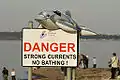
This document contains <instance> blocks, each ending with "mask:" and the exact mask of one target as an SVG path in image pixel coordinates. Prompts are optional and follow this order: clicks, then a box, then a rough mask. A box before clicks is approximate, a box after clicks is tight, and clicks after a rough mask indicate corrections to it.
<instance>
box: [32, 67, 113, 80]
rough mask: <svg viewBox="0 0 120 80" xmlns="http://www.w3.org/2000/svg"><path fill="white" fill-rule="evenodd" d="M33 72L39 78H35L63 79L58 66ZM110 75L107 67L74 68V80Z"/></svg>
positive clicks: (99, 79) (106, 79)
mask: <svg viewBox="0 0 120 80" xmlns="http://www.w3.org/2000/svg"><path fill="white" fill-rule="evenodd" d="M33 74H34V75H38V76H40V79H35V80H64V74H63V73H62V72H61V70H60V68H40V69H38V70H34V71H33ZM110 75H111V73H110V69H108V68H96V69H93V68H89V69H76V80H109V78H110Z"/></svg>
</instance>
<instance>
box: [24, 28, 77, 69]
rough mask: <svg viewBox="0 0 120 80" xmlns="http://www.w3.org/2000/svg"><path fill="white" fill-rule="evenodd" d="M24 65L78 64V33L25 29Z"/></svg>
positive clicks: (59, 30)
mask: <svg viewBox="0 0 120 80" xmlns="http://www.w3.org/2000/svg"><path fill="white" fill-rule="evenodd" d="M22 35H23V37H22V66H23V67H29V66H44V67H47V66H64V67H67V66H70V67H76V66H77V33H74V34H70V33H67V32H65V31H63V30H61V29H58V30H53V31H49V30H47V29H23V31H22Z"/></svg>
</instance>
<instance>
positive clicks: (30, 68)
mask: <svg viewBox="0 0 120 80" xmlns="http://www.w3.org/2000/svg"><path fill="white" fill-rule="evenodd" d="M28 27H29V28H31V29H32V28H33V21H29V22H28ZM28 80H32V67H28Z"/></svg>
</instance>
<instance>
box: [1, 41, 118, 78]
mask: <svg viewBox="0 0 120 80" xmlns="http://www.w3.org/2000/svg"><path fill="white" fill-rule="evenodd" d="M80 52H81V53H85V54H87V55H88V56H89V60H90V61H89V67H92V62H91V61H92V57H94V56H95V57H96V58H97V64H98V67H101V68H106V67H108V66H107V65H108V64H107V63H108V60H109V58H110V57H111V56H112V52H116V53H117V55H119V56H120V41H112V40H86V41H81V43H80ZM20 57H21V42H20V41H0V73H1V71H2V68H3V66H6V67H7V68H8V70H9V71H11V69H12V68H15V70H16V74H17V77H19V78H20V77H21V78H23V75H24V71H25V70H27V68H23V67H21V58H20ZM0 76H2V74H0ZM0 80H2V78H1V77H0Z"/></svg>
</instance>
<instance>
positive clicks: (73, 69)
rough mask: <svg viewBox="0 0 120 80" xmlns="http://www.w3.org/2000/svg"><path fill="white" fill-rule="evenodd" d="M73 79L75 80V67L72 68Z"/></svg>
mask: <svg viewBox="0 0 120 80" xmlns="http://www.w3.org/2000/svg"><path fill="white" fill-rule="evenodd" d="M72 80H75V68H72Z"/></svg>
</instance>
